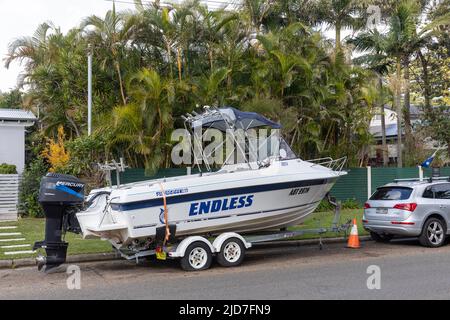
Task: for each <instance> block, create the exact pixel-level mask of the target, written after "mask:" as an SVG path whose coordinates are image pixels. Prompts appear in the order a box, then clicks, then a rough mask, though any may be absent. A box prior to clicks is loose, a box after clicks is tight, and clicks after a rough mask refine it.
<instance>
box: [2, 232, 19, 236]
mask: <svg viewBox="0 0 450 320" xmlns="http://www.w3.org/2000/svg"><path fill="white" fill-rule="evenodd" d="M21 235H22V233H20V232H12V233H0V237H11V236H21Z"/></svg>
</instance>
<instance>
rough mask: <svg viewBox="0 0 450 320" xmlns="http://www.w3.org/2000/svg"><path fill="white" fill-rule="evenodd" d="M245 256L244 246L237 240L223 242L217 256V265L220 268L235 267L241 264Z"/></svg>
mask: <svg viewBox="0 0 450 320" xmlns="http://www.w3.org/2000/svg"><path fill="white" fill-rule="evenodd" d="M244 256H245V246H244V244H243V243H242V241H241V240H239V239H238V238H231V239H228V240H227V241H225V242H224V243H223V245H222V249H221V250H220V252H219V254H218V255H217V263H219V265H221V266H222V267H236V266H238V265H240V264H241V263H242V261H243V260H244Z"/></svg>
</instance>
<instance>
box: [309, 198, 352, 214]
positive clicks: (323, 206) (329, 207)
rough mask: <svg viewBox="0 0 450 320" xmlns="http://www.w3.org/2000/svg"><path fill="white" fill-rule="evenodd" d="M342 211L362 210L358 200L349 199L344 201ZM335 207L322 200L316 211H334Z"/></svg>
mask: <svg viewBox="0 0 450 320" xmlns="http://www.w3.org/2000/svg"><path fill="white" fill-rule="evenodd" d="M341 204H342V209H361V205H360V204H359V202H358V201H356V199H347V200H344V201H342V203H341ZM333 210H334V207H333V206H332V205H331V204H330V203H329V202H328V201H327V200H326V199H324V200H322V201H321V202H320V204H319V206H318V207H317V209H316V212H325V211H333Z"/></svg>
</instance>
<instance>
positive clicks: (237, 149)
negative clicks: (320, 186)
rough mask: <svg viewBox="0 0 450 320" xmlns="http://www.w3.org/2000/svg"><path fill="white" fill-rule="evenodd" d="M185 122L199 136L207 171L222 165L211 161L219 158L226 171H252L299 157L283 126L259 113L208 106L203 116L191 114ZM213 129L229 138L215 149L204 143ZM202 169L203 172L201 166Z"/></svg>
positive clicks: (202, 159) (198, 139)
mask: <svg viewBox="0 0 450 320" xmlns="http://www.w3.org/2000/svg"><path fill="white" fill-rule="evenodd" d="M184 119H185V122H186V124H187V125H186V128H190V129H192V133H193V135H194V137H196V138H195V139H194V141H200V143H197V145H196V148H198V149H200V150H201V151H200V152H201V154H200V158H201V159H199V160H200V161H202V163H203V164H204V165H205V167H206V169H207V171H210V172H211V171H212V167H213V166H214V167H216V166H217V165H218V164H219V163H218V162H214V163H211V162H210V161H209V160H211V159H213V160H215V159H216V158H217V156H219V157H218V158H221V159H223V160H224V161H221V162H220V163H221V165H220V166H221V167H222V168H223V167H224V166H229V165H238V167H240V168H244V167H247V169H250V170H253V169H258V168H261V167H266V166H268V165H270V163H272V161H275V160H290V159H296V158H297V156H296V154H295V153H294V152H293V151H292V149H291V148H290V146H289V145H288V144H287V142H286V141H285V140H284V139H283V137H282V136H281V133H280V131H281V125H280V124H278V123H276V122H273V121H271V120H269V119H267V118H265V117H263V116H261V115H259V114H257V113H252V112H242V111H239V110H236V109H234V108H225V109H217V108H210V107H205V112H204V113H203V114H201V115H200V114H197V113H195V115H191V114H188V115H187V116H186V117H184ZM211 129H217V130H219V132H221V134H222V135H223V136H224V137H225V138H224V139H221V141H222V142H221V143H219V144H218V145H217V146H214V147H213V148H211V147H209V146H205V145H204V144H203V142H202V141H204V140H203V139H202V138H204V137H205V136H208V134H207V133H208V131H210V130H211ZM210 132H211V131H210ZM214 139H215V138H214ZM207 141H211V140H208V139H207ZM224 146H225V147H224ZM230 146H231V147H230ZM194 151H195V150H194ZM194 154H195V152H194ZM222 155H223V157H222ZM197 164H199V163H198V162H197ZM199 169H200V171H202V170H201V168H200V166H199Z"/></svg>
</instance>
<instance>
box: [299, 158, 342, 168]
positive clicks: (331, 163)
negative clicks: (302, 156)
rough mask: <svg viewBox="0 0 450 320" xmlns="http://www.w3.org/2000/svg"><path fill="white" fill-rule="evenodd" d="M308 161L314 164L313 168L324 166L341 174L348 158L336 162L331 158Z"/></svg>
mask: <svg viewBox="0 0 450 320" xmlns="http://www.w3.org/2000/svg"><path fill="white" fill-rule="evenodd" d="M307 161H308V162H310V163H312V164H313V165H312V166H322V167H326V168H328V169H331V170H333V171H336V172H341V171H342V170H343V169H344V166H345V163H346V162H347V157H342V158H339V159H336V160H335V159H333V158H331V157H326V158H319V159H312V160H307Z"/></svg>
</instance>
